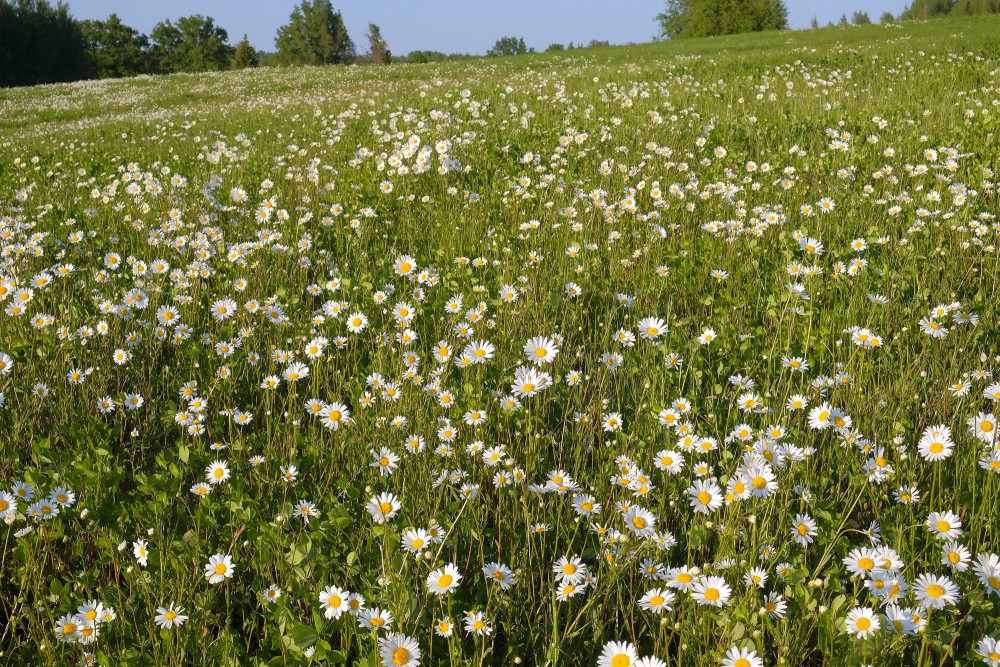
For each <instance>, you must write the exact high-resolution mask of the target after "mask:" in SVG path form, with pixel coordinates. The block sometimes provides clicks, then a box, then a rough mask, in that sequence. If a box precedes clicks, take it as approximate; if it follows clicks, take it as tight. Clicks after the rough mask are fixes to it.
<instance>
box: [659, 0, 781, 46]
mask: <svg viewBox="0 0 1000 667" xmlns="http://www.w3.org/2000/svg"><path fill="white" fill-rule="evenodd" d="M656 20H657V22H658V23H659V24H660V36H661V37H711V36H713V35H735V34H738V33H743V32H758V31H761V30H785V29H787V28H788V9H787V8H786V7H785V3H784V2H782V0H667V4H666V7H665V8H664V11H663V13H661V14H659V15H658V16H657V17H656Z"/></svg>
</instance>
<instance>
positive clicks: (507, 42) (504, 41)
mask: <svg viewBox="0 0 1000 667" xmlns="http://www.w3.org/2000/svg"><path fill="white" fill-rule="evenodd" d="M534 51H535V50H534V49H529V48H528V47H527V45H526V44H525V43H524V37H501V38H500V39H498V40H497V41H496V43H495V44H494V45H493V47H492V48H491V49H490V50H489V51H487V52H486V55H488V56H519V55H522V54H525V53H534Z"/></svg>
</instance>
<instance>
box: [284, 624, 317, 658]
mask: <svg viewBox="0 0 1000 667" xmlns="http://www.w3.org/2000/svg"><path fill="white" fill-rule="evenodd" d="M285 639H287V640H288V642H289V643H290V646H289V648H293V649H298V650H300V651H305V650H306V649H307V648H309V647H310V646H312V645H313V644H315V643H316V640H317V639H319V634H318V633H317V632H316V630H314V629H313V628H311V627H309V626H308V625H301V624H300V625H296V626H295V627H294V628H292V630H291V632H289V633H288V634H287V635H285Z"/></svg>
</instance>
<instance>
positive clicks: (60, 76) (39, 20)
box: [0, 0, 89, 86]
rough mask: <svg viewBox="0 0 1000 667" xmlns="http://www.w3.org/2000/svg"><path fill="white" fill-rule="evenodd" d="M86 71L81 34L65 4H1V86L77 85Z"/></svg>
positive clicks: (9, 0) (36, 0)
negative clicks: (75, 83)
mask: <svg viewBox="0 0 1000 667" xmlns="http://www.w3.org/2000/svg"><path fill="white" fill-rule="evenodd" d="M88 69H89V65H88V61H87V50H86V43H85V41H84V38H83V31H82V30H81V29H80V25H79V23H77V22H76V21H74V20H73V17H72V16H70V14H69V8H68V7H67V6H66V5H65V4H64V3H62V2H59V3H58V4H57V5H56V6H55V7H53V6H52V5H51V4H49V3H48V2H47V1H46V0H0V86H33V85H35V84H38V83H55V82H58V81H76V80H78V79H83V78H86V76H87V71H88Z"/></svg>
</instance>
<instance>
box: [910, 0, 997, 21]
mask: <svg viewBox="0 0 1000 667" xmlns="http://www.w3.org/2000/svg"><path fill="white" fill-rule="evenodd" d="M985 14H1000V0H913V3H912V4H911V5H910V6H909V7H907V8H906V9H904V10H903V13H902V14H900V15H899V20H901V21H909V20H914V19H916V20H923V19H932V18H937V17H940V16H982V15H985Z"/></svg>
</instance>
